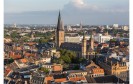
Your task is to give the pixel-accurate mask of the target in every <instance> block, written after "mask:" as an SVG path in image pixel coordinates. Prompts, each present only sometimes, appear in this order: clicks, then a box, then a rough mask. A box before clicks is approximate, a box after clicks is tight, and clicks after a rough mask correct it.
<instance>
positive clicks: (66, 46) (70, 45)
mask: <svg viewBox="0 0 133 84" xmlns="http://www.w3.org/2000/svg"><path fill="white" fill-rule="evenodd" d="M60 47H61V48H62V49H67V50H72V51H80V52H81V50H82V45H81V44H78V43H68V42H64V43H62V44H61V46H60Z"/></svg>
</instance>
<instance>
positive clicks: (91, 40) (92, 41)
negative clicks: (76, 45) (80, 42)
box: [90, 34, 94, 50]
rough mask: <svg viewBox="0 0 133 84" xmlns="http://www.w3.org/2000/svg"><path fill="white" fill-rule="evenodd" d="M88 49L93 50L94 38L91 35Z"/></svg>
mask: <svg viewBox="0 0 133 84" xmlns="http://www.w3.org/2000/svg"><path fill="white" fill-rule="evenodd" d="M90 48H91V49H92V50H94V38H93V35H92V34H91V37H90Z"/></svg>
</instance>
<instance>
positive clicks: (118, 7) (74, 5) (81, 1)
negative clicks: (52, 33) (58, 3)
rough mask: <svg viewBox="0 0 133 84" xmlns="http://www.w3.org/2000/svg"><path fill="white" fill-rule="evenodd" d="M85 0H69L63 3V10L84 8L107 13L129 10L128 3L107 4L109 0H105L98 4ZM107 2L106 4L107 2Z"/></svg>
mask: <svg viewBox="0 0 133 84" xmlns="http://www.w3.org/2000/svg"><path fill="white" fill-rule="evenodd" d="M85 1H87V0H71V1H70V2H69V3H68V4H66V5H64V9H63V10H65V11H67V10H70V11H71V10H73V11H74V10H75V11H76V10H78V11H79V10H84V11H93V12H109V13H117V12H120V13H122V12H129V10H128V9H129V7H128V4H127V3H125V4H120V3H119V4H117V3H114V4H111V5H108V4H109V2H108V1H106V2H105V3H102V2H101V3H99V4H100V5H97V4H94V3H92V1H91V0H88V3H86V2H85ZM107 3H108V4H107Z"/></svg>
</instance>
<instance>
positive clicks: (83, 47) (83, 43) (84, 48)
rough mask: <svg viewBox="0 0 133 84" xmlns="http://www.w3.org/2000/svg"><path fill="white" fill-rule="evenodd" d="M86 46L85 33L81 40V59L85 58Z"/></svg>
mask: <svg viewBox="0 0 133 84" xmlns="http://www.w3.org/2000/svg"><path fill="white" fill-rule="evenodd" d="M86 45H87V40H86V38H85V33H84V35H83V40H82V57H84V58H86Z"/></svg>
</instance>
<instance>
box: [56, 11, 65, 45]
mask: <svg viewBox="0 0 133 84" xmlns="http://www.w3.org/2000/svg"><path fill="white" fill-rule="evenodd" d="M62 43H64V24H63V21H62V20H61V14H60V11H59V16H58V23H57V29H56V47H57V48H59V47H60V45H61V44H62Z"/></svg>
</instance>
